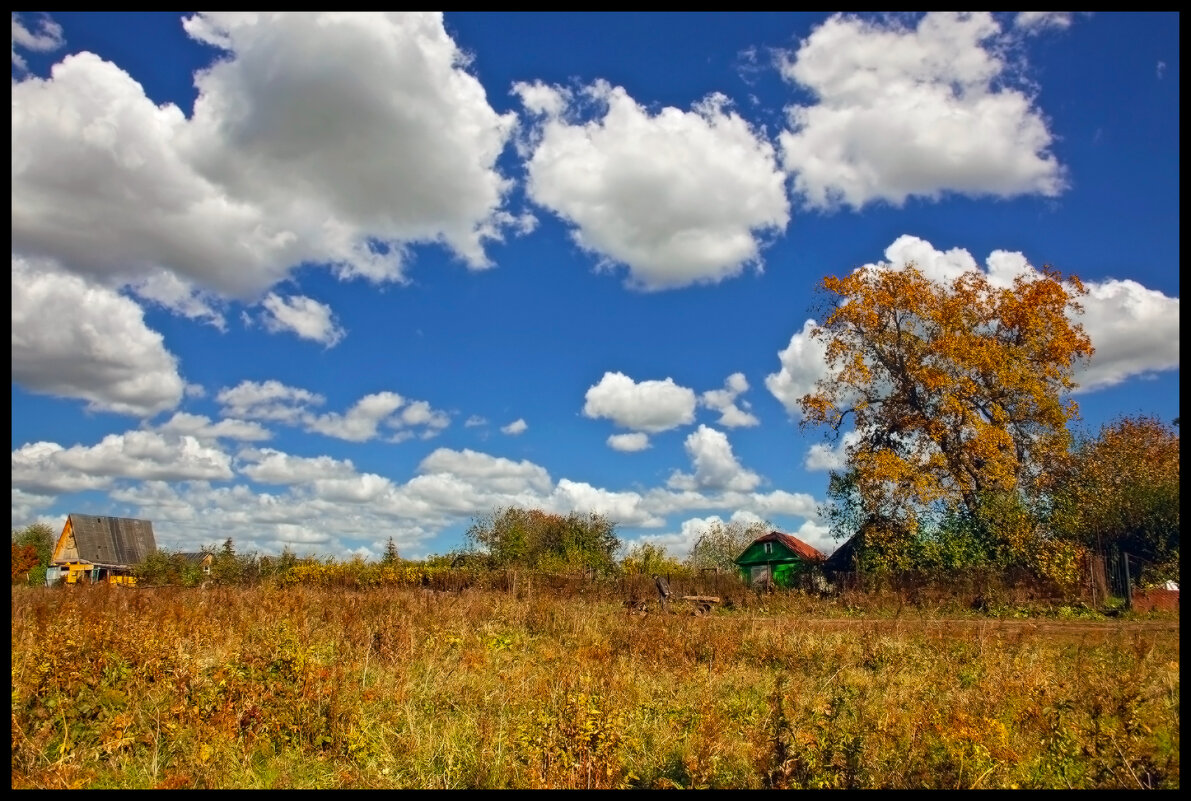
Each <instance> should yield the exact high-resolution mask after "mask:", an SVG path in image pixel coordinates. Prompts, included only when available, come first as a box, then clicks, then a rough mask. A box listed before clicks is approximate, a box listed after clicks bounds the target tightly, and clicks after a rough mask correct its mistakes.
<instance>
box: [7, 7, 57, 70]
mask: <svg viewBox="0 0 1191 801" xmlns="http://www.w3.org/2000/svg"><path fill="white" fill-rule="evenodd" d="M30 27H32V28H33V29H34V30H30V28H27V27H25V22H24V20H22V19H21V17H20V15H19V14H17V12H15V11H14V12H12V66H13V67H14V68H15V69H17V70H20V71H22V72H23V71H24V70H25V68H26V64H25V59H24V58H23V57H21V55H20V54H18V53H17V48H18V47H20V48H22V49H24V50H32V51H33V52H35V53H48V52H50V51H52V50H57V49H58V48H59V47H61V46H62V45H63V44H65V43H66V42H65V40H63V38H62V26H61V25H59V24H58V23H56V22H54V20H52V19H50V17H49V16H47V15H45V14H43V15H42V16H41V18H40V19H38V20H37V22H36V24H34V25H32V26H30Z"/></svg>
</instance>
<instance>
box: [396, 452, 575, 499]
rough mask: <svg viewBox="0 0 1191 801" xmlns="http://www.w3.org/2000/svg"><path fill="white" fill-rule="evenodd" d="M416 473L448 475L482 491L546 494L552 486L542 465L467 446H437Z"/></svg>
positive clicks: (548, 475)
mask: <svg viewBox="0 0 1191 801" xmlns="http://www.w3.org/2000/svg"><path fill="white" fill-rule="evenodd" d="M418 473H419V474H421V475H423V476H427V475H451V476H454V477H457V478H459V479H461V480H463V481H465V482H467V483H468V484H470V485H472V486H474V487H477V488H479V489H481V490H483V491H485V492H501V493H520V492H526V491H533V492H539V493H548V492H549V491H550V488H551V481H550V474H549V473H547V472H546V469H545V468H544V467H541V466H539V465H536V464H534V463H533V462H530V461H528V460H524V459H523V460H522V461H520V462H514V461H513V460H512V459H505V458H504V457H500V456H490V455H488V454H486V453H479V452H477V451H473V450H470V449H467V448H465V449H463V450H462V451H455V450H451V449H449V448H438V449H437V450H435V451H434V452H433V453H431V454H430V455H429V456H427V457H426V458H425V459H423V460H422V462H421V464H419V465H418Z"/></svg>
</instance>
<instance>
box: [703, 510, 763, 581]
mask: <svg viewBox="0 0 1191 801" xmlns="http://www.w3.org/2000/svg"><path fill="white" fill-rule="evenodd" d="M772 528H773V527H772V526H771V525H770V524H769V523H767V522H764V521H758V522H754V523H744V522H741V521H739V520H733V521H730V522H728V523H724V522H721V521H719V520H716V521H714V522H712V523H711V524H709V525H708V526H706V527H704V529H703V530H702V532H701V533H700V534H699V537H698V539H696V540H695V544H694V545H693V546H691V552H690V554H689V555H688V556H687V559H686V563H687V565H689V566H690V567H692V568H694V569H695V570H710V569H715V568H719V569H720V570H722V571H727V572H732V571H734V570H735V569H736V557H738V556H740V555H741V554H742V553H744V549H745V548H747V547H748V546H749V545H751V544H752V542H753V540H755V539H757V538H758V537H763V536H764V535H766V534H768V533H769V532H770V530H772Z"/></svg>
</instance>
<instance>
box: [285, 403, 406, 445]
mask: <svg viewBox="0 0 1191 801" xmlns="http://www.w3.org/2000/svg"><path fill="white" fill-rule="evenodd" d="M403 403H405V398H402V397H401V396H400V395H398V394H397V393H396V392H377V393H374V394H372V395H365V396H364V397H363V398H360V400H359V401H357V402H356V404H355V406H353V407H352V408H351V409H349V410H348V411H347V413H346V414H342V415H341V414H336V413H334V412H332V413H330V414H324V415H320V416H318V417H311V418H309V419H308V421H307V423H306V429H307V430H308V431H317V432H318V433H320V434H326V435H327V436H328V437H335V438H337V439H344V440H347V441H349V442H365V441H367V440H370V439H372V438H373V437H375V436H376V429H377V427H378V426H379V425H380V422H381V421H382V420H384V419H385V418H387V417H388V416H389V415H391V414H392V413H393V412H395V411H396V410H397V409H398V408H400V407H401V405H402V404H403Z"/></svg>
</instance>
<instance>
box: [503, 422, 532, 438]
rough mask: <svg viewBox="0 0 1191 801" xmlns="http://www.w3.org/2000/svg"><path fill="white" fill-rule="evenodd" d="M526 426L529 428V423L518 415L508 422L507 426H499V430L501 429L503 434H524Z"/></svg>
mask: <svg viewBox="0 0 1191 801" xmlns="http://www.w3.org/2000/svg"><path fill="white" fill-rule="evenodd" d="M527 428H529V425H528V424H527V423H526V422H525V421H524V420H522V419H521V418H520V417H518V418H517V419H516V420H514V421H513V422H511V423H509V424H508V425H507V426H501V427H500V430H501V432H503V433H505V434H508V435H510V436H514V437H515V436H517V435H518V434H524V433H525V429H527Z"/></svg>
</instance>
